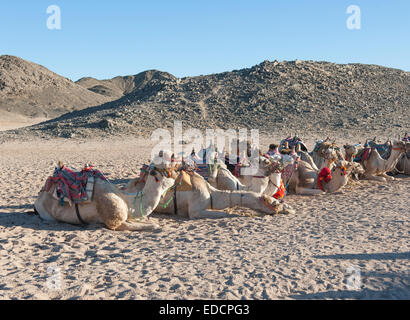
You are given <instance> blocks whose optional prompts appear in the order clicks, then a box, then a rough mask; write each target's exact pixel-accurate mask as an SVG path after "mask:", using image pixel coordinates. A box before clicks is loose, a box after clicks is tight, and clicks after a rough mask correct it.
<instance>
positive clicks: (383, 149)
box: [365, 140, 392, 160]
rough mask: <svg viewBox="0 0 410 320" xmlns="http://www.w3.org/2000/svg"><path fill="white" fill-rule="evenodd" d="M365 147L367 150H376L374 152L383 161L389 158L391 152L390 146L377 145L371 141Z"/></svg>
mask: <svg viewBox="0 0 410 320" xmlns="http://www.w3.org/2000/svg"><path fill="white" fill-rule="evenodd" d="M365 147H369V148H374V149H376V150H377V151H378V152H379V154H380V157H382V158H383V159H385V160H386V159H388V158H389V157H390V154H391V150H392V147H391V145H388V144H386V143H383V144H378V143H375V142H373V141H372V140H370V141H369V142H368V143H367V144H366V145H365Z"/></svg>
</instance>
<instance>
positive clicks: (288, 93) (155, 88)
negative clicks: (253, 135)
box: [8, 60, 410, 137]
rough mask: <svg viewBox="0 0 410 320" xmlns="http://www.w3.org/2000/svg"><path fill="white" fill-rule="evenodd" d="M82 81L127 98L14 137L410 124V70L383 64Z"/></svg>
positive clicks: (287, 65)
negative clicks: (177, 126)
mask: <svg viewBox="0 0 410 320" xmlns="http://www.w3.org/2000/svg"><path fill="white" fill-rule="evenodd" d="M78 83H80V84H81V85H84V86H85V87H86V88H88V89H89V90H92V91H94V92H99V93H100V94H106V95H116V96H117V97H120V98H119V99H118V100H115V101H111V102H108V103H105V104H102V105H100V106H97V107H92V108H87V109H83V110H80V111H75V112H71V113H67V114H65V115H63V116H61V117H59V118H56V119H53V120H51V121H48V122H45V123H41V124H38V125H35V126H33V127H29V128H25V129H21V130H17V131H13V132H9V133H8V134H11V135H15V134H22V133H27V134H29V133H30V134H31V133H35V134H36V135H42V136H50V135H52V136H61V137H73V136H77V137H90V136H107V135H117V134H150V133H151V132H152V131H153V130H154V129H156V128H166V127H172V125H173V121H174V120H182V121H183V123H184V126H186V127H193V128H217V127H219V128H223V129H227V128H233V129H236V128H239V127H246V128H254V129H260V130H261V131H262V132H272V131H281V132H295V131H298V132H304V131H315V132H322V131H323V132H332V131H345V132H346V131H349V130H362V131H367V132H387V131H388V130H390V131H391V132H396V131H400V132H403V131H405V130H406V129H408V127H409V123H410V118H409V117H410V108H409V106H410V73H409V72H405V71H402V70H397V69H391V68H386V67H382V66H377V65H364V64H334V63H329V62H313V61H299V60H296V61H284V62H278V61H273V62H270V61H264V62H263V63H261V64H258V65H256V66H253V67H251V68H246V69H241V70H234V71H232V72H223V73H218V74H211V75H205V76H197V77H186V78H182V79H178V78H175V77H174V76H172V75H170V74H168V73H163V72H159V71H147V72H145V73H141V74H139V75H136V76H133V77H122V78H114V79H111V80H108V81H98V80H95V79H90V78H86V79H81V80H79V81H78ZM386 130H387V131H386Z"/></svg>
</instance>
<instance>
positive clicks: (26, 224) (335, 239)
mask: <svg viewBox="0 0 410 320" xmlns="http://www.w3.org/2000/svg"><path fill="white" fill-rule="evenodd" d="M343 138H344V137H343ZM359 138H360V137H357V139H359ZM271 140H272V139H266V140H265V142H264V143H265V145H266V144H267V143H268V141H271ZM274 140H278V139H274ZM310 141H313V139H310ZM356 141H358V140H352V141H351V142H356ZM343 142H346V141H342V140H341V141H340V143H343ZM310 143H311V142H310ZM151 146H152V143H150V142H149V141H147V140H143V139H137V138H127V139H112V140H107V141H102V140H101V141H98V140H95V141H88V142H75V141H63V140H50V141H32V142H8V143H4V144H1V145H0V168H1V170H0V195H1V196H0V299H409V298H410V288H409V284H410V281H409V280H410V279H409V259H410V252H409V205H410V203H409V197H408V194H409V191H410V178H409V177H405V176H400V177H399V178H398V179H397V181H394V182H392V183H388V184H383V183H378V182H370V181H359V182H355V183H353V184H350V185H348V186H347V187H346V188H345V189H343V190H342V191H341V192H338V193H336V194H330V195H323V196H317V197H307V196H295V195H290V196H288V198H287V202H288V203H289V204H291V205H292V206H294V208H295V209H297V213H296V214H295V215H277V216H265V217H257V218H253V217H250V216H249V213H251V210H247V209H240V208H235V209H232V210H230V212H232V213H236V214H239V215H240V216H235V217H230V218H223V219H217V220H212V219H203V220H191V221H190V220H186V219H178V218H175V217H173V216H166V215H158V214H153V216H152V219H153V220H154V221H156V222H157V223H159V224H160V225H161V227H162V230H161V231H160V232H155V233H154V232H140V233H138V232H134V233H133V232H115V231H110V230H108V229H106V228H104V227H103V226H101V225H93V226H87V227H81V226H73V225H68V224H63V223H57V222H56V223H51V222H44V221H42V220H41V219H40V218H39V217H38V216H35V215H34V214H33V213H32V204H33V202H34V200H35V197H36V195H37V193H38V191H39V190H40V188H41V187H42V185H43V183H44V181H45V179H46V178H47V177H48V176H49V175H50V174H52V171H53V168H54V166H55V164H56V162H57V161H58V160H63V161H64V162H65V163H67V164H69V165H71V166H74V167H81V166H83V165H84V164H85V163H92V164H94V165H95V167H96V168H98V169H100V170H101V171H103V172H104V173H106V174H107V177H108V178H109V179H110V180H111V181H112V182H114V183H116V184H119V185H120V184H123V183H125V182H126V180H127V179H128V178H133V177H135V176H136V175H137V174H138V168H139V167H140V166H141V164H142V163H144V162H146V161H147V159H148V158H149V155H150V151H151ZM310 146H311V144H310ZM352 266H355V268H357V270H359V271H360V288H358V289H357V290H355V289H354V288H353V287H349V284H351V281H350V278H349V276H350V272H349V271H348V270H349V268H351V267H352Z"/></svg>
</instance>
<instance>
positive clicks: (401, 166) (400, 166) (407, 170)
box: [395, 142, 410, 175]
mask: <svg viewBox="0 0 410 320" xmlns="http://www.w3.org/2000/svg"><path fill="white" fill-rule="evenodd" d="M409 145H410V142H407V143H406V150H407V151H406V153H404V154H402V156H401V157H400V159H399V161H397V165H396V168H395V169H396V171H397V172H398V173H403V174H405V175H410V151H408V150H409Z"/></svg>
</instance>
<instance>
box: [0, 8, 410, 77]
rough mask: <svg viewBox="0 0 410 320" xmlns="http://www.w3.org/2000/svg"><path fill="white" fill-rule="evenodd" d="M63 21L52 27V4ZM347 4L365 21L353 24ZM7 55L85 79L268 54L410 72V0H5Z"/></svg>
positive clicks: (185, 70) (214, 68) (212, 65)
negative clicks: (57, 27)
mask: <svg viewBox="0 0 410 320" xmlns="http://www.w3.org/2000/svg"><path fill="white" fill-rule="evenodd" d="M54 4H55V5H58V6H59V7H60V8H61V30H49V29H48V28H47V25H46V21H47V19H48V17H49V16H50V15H49V14H47V13H46V10H47V7H48V6H50V5H54ZM349 5H358V6H359V7H360V9H361V29H360V30H349V29H348V28H347V26H346V20H347V19H348V17H349V16H350V14H348V13H346V10H347V7H348V6H349ZM0 54H11V55H16V56H19V57H22V58H24V59H27V60H30V61H34V62H36V63H39V64H42V65H44V66H45V67H47V68H49V69H50V70H52V71H54V72H56V73H58V74H61V75H63V76H65V77H68V78H70V79H72V80H77V79H79V78H81V77H83V76H92V77H96V78H98V79H105V78H111V77H114V76H117V75H128V74H136V73H139V72H141V71H145V70H148V69H159V70H162V71H167V72H170V73H172V74H174V75H175V76H177V77H183V76H194V75H200V74H209V73H215V72H223V71H231V70H233V69H241V68H245V67H250V66H253V65H255V64H258V63H260V62H262V61H263V60H266V59H268V60H275V59H276V60H295V59H301V60H318V61H331V62H337V63H349V62H359V63H368V64H379V65H384V66H389V67H394V68H399V69H403V70H406V71H410V1H409V0H389V1H387V0H348V1H345V0H299V1H297V0H269V1H268V0H266V1H264V0H246V1H244V0H206V1H200V0H143V1H142V0H117V1H104V0H83V1H79V0H46V1H45V0H26V1H23V0H13V1H6V0H4V1H3V0H2V1H0Z"/></svg>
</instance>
